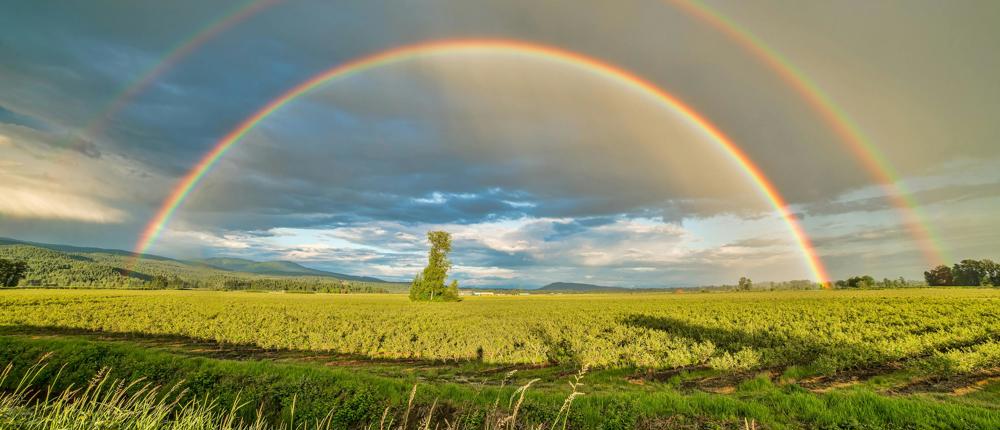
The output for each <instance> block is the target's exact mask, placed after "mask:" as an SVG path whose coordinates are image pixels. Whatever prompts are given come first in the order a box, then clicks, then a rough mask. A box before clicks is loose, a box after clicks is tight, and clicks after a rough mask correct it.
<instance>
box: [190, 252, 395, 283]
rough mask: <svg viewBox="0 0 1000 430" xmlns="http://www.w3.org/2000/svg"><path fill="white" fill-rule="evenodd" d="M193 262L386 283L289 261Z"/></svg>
mask: <svg viewBox="0 0 1000 430" xmlns="http://www.w3.org/2000/svg"><path fill="white" fill-rule="evenodd" d="M193 262H194V263H199V264H204V265H206V266H210V267H214V268H216V269H222V270H229V271H232V272H245V273H258V274H261V275H283V276H325V277H329V278H337V279H343V280H345V281H361V282H386V281H384V280H381V279H378V278H372V277H370V276H354V275H345V274H343V273H335V272H327V271H325V270H318V269H313V268H309V267H305V266H303V265H301V264H298V263H293V262H291V261H253V260H247V259H245V258H226V257H216V258H205V259H201V260H193Z"/></svg>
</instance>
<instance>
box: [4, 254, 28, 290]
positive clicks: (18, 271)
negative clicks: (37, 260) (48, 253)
mask: <svg viewBox="0 0 1000 430" xmlns="http://www.w3.org/2000/svg"><path fill="white" fill-rule="evenodd" d="M27 271H28V265H27V264H25V262H23V261H10V260H4V259H3V258H0V287H16V286H17V283H18V282H20V281H21V278H23V277H24V274H25V272H27Z"/></svg>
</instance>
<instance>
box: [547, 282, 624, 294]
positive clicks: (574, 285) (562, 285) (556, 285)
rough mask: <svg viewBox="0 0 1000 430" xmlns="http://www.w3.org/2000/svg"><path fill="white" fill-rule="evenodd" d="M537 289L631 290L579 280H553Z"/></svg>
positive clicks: (575, 290) (574, 290)
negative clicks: (580, 281) (585, 282)
mask: <svg viewBox="0 0 1000 430" xmlns="http://www.w3.org/2000/svg"><path fill="white" fill-rule="evenodd" d="M537 291H572V292H598V291H599V292H622V291H632V289H631V288H623V287H605V286H603V285H594V284H582V283H579V282H553V283H551V284H549V285H546V286H544V287H541V288H539V289H538V290H537Z"/></svg>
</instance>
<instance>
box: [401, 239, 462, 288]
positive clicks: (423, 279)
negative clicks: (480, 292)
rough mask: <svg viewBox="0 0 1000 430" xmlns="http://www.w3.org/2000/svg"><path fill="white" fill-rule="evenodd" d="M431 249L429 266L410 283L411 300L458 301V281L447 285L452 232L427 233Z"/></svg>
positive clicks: (428, 256)
mask: <svg viewBox="0 0 1000 430" xmlns="http://www.w3.org/2000/svg"><path fill="white" fill-rule="evenodd" d="M427 240H428V241H430V243H431V250H430V252H429V253H428V254H427V267H424V270H423V272H421V273H419V274H418V275H417V276H416V277H415V278H414V279H413V283H412V284H411V285H410V300H419V301H444V302H453V301H458V300H459V298H458V281H455V280H452V281H451V284H450V285H447V286H445V283H444V281H445V279H446V278H447V277H448V269H451V262H450V261H448V253H449V252H451V234H449V233H448V232H445V231H432V232H428V233H427Z"/></svg>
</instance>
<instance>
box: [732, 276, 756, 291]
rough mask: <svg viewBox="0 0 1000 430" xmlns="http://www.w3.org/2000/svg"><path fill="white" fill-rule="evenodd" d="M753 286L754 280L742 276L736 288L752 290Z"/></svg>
mask: <svg viewBox="0 0 1000 430" xmlns="http://www.w3.org/2000/svg"><path fill="white" fill-rule="evenodd" d="M752 288H753V281H751V280H750V278H748V277H746V276H741V277H740V282H739V284H738V285H737V286H736V289H737V290H739V291H750V290H751V289H752Z"/></svg>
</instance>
